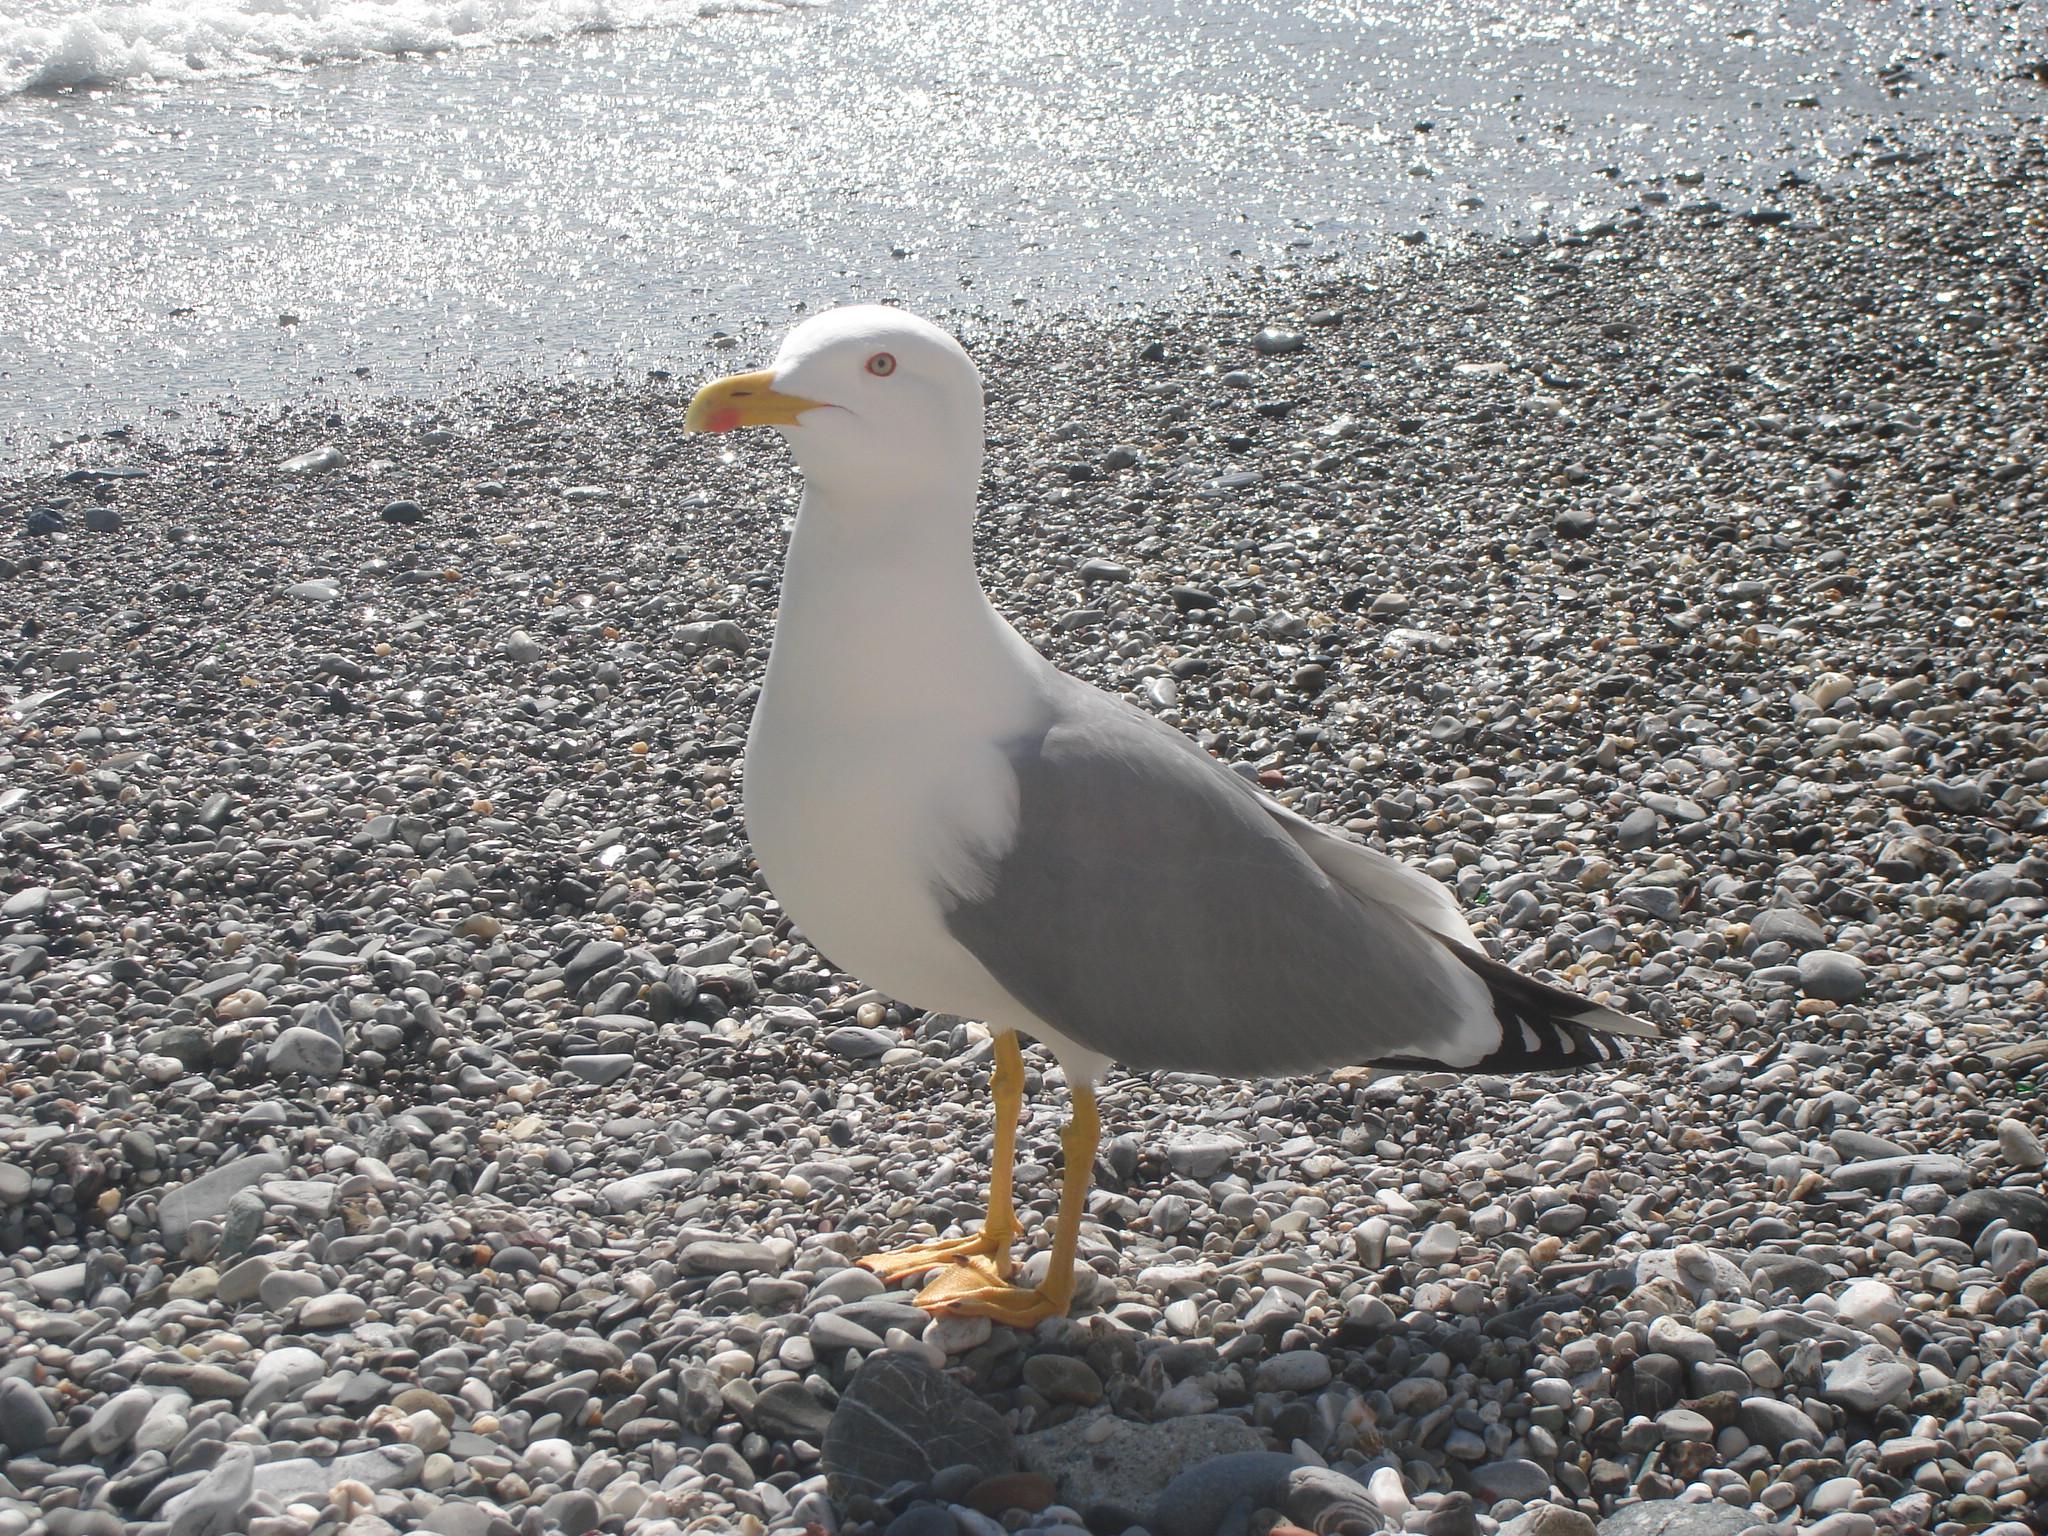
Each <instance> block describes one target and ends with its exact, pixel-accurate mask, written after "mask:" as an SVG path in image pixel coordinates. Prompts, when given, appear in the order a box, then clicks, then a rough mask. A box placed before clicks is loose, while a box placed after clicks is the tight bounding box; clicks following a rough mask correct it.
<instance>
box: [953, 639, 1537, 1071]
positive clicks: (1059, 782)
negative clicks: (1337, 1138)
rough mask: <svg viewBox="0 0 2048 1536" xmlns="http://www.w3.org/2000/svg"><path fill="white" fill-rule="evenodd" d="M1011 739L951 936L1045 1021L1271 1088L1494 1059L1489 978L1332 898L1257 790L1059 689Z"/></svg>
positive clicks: (1377, 912)
mask: <svg viewBox="0 0 2048 1536" xmlns="http://www.w3.org/2000/svg"><path fill="white" fill-rule="evenodd" d="M1054 690H1055V691H1054V693H1053V696H1052V698H1051V700H1050V701H1049V710H1048V714H1047V718H1046V723H1045V725H1044V726H1043V728H1042V729H1034V730H1033V732H1032V733H1031V734H1029V735H1027V736H1025V737H1022V738H1019V739H1017V740H1014V741H1011V742H1008V743H1006V744H1005V752H1006V755H1007V757H1008V761H1009V764H1010V767H1011V770H1012V771H1013V772H1014V773H1015V774H1016V778H1017V826H1016V833H1015V836H1014V837H1013V839H1012V841H1011V843H1010V846H1009V847H1008V848H1006V849H1004V850H1003V851H1002V852H1001V853H999V854H995V855H992V856H991V858H990V860H989V863H988V866H987V868H986V869H985V871H984V874H985V876H986V878H985V880H984V881H982V882H978V884H979V885H980V886H981V888H980V889H978V890H976V891H973V892H965V893H963V892H957V891H954V892H948V893H946V901H947V904H948V910H947V914H946V922H947V927H948V929H949V930H950V931H951V933H952V934H953V936H954V937H955V938H957V939H958V940H959V941H960V942H961V943H962V944H963V945H965V946H966V948H967V949H968V950H969V951H970V952H971V953H972V954H973V955H974V956H975V958H976V959H977V960H979V961H980V962H981V964H982V965H983V966H984V967H986V968H987V970H988V971H989V972H990V974H992V975H993V976H994V977H995V979H996V980H997V981H999V982H1000V983H1001V984H1002V985H1003V986H1004V988H1005V989H1007V990H1008V991H1009V992H1010V993H1011V994H1012V995H1013V996H1014V997H1016V999H1017V1000H1018V1001H1019V1002H1020V1003H1022V1004H1024V1006H1025V1007H1027V1008H1029V1009H1030V1010H1031V1011H1032V1012H1033V1013H1034V1014H1035V1015H1036V1016H1037V1017H1038V1018H1039V1019H1041V1020H1043V1021H1044V1022H1045V1023H1046V1024H1049V1025H1051V1026H1052V1027H1053V1028H1054V1029H1056V1030H1058V1031H1059V1032H1060V1033H1062V1034H1064V1035H1066V1036H1067V1037H1069V1038H1070V1039H1072V1040H1074V1041H1075V1042H1076V1043H1078V1044H1080V1045H1083V1046H1086V1047H1087V1048H1089V1049H1090V1050H1094V1051H1097V1052H1100V1053H1101V1054H1102V1055H1104V1056H1108V1057H1110V1058H1112V1059H1114V1060H1116V1061H1120V1062H1123V1063H1124V1064H1125V1065H1127V1066H1132V1067H1139V1068H1172V1069H1177V1070H1180V1071H1207V1072H1219V1073H1227V1074H1231V1075H1238V1076H1259V1075H1279V1074H1283V1073H1289V1072H1298V1071H1307V1070H1312V1069H1315V1068H1320V1067H1333V1066H1339V1065H1345V1064H1357V1063H1363V1062H1368V1061H1373V1060H1377V1059H1381V1058H1386V1057H1396V1058H1403V1059H1428V1060H1433V1061H1442V1062H1446V1063H1450V1064H1453V1065H1471V1064H1475V1063H1478V1062H1480V1061H1482V1060H1483V1059H1484V1058H1486V1057H1488V1056H1489V1055H1490V1054H1491V1053H1492V1052H1493V1051H1494V1050H1495V1049H1496V1048H1497V1047H1498V1046H1499V1044H1500V1042H1501V1038H1502V1029H1501V1024H1500V1021H1499V1020H1498V1019H1497V1018H1496V1016H1495V1010H1494V1006H1493V1003H1492V999H1491V994H1490V992H1489V989H1488V986H1487V984H1486V982H1485V981H1484V980H1483V979H1481V978H1480V977H1479V976H1478V975H1477V973H1475V971H1474V970H1473V969H1472V968H1471V967H1470V966H1469V965H1468V964H1467V963H1466V962H1465V961H1464V960H1463V959H1462V958H1461V957H1460V955H1459V953H1458V952H1457V951H1456V950H1455V949H1453V948H1452V946H1451V945H1450V944H1448V943H1446V941H1445V939H1444V938H1443V937H1441V936H1439V935H1438V934H1437V933H1434V932H1432V931H1431V929H1430V927H1429V926H1427V925H1425V923H1423V922H1419V921H1417V920H1415V919H1414V918H1413V917H1411V916H1409V915H1406V914H1405V913H1404V912H1403V911H1402V909H1401V907H1400V906H1399V905H1397V904H1394V903H1392V902H1390V901H1387V900H1378V899H1374V897H1373V896H1372V895H1370V894H1361V893H1360V892H1358V891H1356V890H1353V889H1350V888H1347V887H1346V886H1344V885H1341V884H1338V883H1337V882H1336V881H1334V880H1333V879H1332V878H1331V876H1330V875H1329V874H1328V873H1326V872H1325V871H1324V869H1323V868H1322V867H1321V866H1320V865H1319V864H1318V863H1317V861H1316V860H1315V859H1313V858H1311V857H1310V856H1309V854H1308V853H1306V852H1305V851H1304V850H1303V847H1302V845H1301V843H1300V842H1299V841H1297V839H1296V838H1295V837H1294V836H1291V835H1290V834H1289V833H1288V831H1287V830H1285V829H1284V828H1283V826H1282V824H1281V823H1280V822H1279V821H1277V820H1276V819H1275V818H1274V816H1273V815H1272V814H1271V813H1269V811H1268V810H1267V809H1266V806H1265V804H1264V802H1263V801H1262V800H1261V798H1260V796H1259V795H1258V794H1257V792H1256V791H1254V790H1253V789H1252V788H1251V786H1250V785H1248V784H1246V783H1245V782H1244V781H1243V780H1241V779H1239V778H1238V777H1237V776H1236V775H1235V774H1234V773H1232V772H1231V771H1230V770H1229V769H1227V768H1225V767H1223V766H1222V765H1221V764H1219V763H1218V762H1216V761H1215V760H1214V759H1213V758H1211V757H1210V756H1209V755H1208V754H1207V753H1205V752H1204V751H1202V749H1201V748H1200V747H1199V746H1197V745H1196V744H1195V743H1194V742H1192V741H1190V740H1189V739H1188V738H1187V737H1185V736H1182V735H1181V734H1180V733H1179V732H1177V731H1174V730H1171V729H1169V728H1168V727H1166V726H1164V725H1162V724H1160V723H1159V722H1158V721H1156V720H1154V719H1152V718H1151V717H1150V716H1148V715H1145V714H1143V713H1141V712H1140V711H1138V710H1135V709H1133V708H1131V707H1130V706H1128V705H1126V704H1124V703H1123V702H1122V701H1121V700H1118V699H1114V698H1111V697H1110V696H1109V695H1107V694H1104V693H1100V692H1097V691H1096V690H1095V689H1092V688H1089V687H1087V686H1086V685H1085V684H1082V683H1079V682H1076V681H1074V680H1073V679H1071V678H1068V677H1065V676H1056V681H1055V683H1054Z"/></svg>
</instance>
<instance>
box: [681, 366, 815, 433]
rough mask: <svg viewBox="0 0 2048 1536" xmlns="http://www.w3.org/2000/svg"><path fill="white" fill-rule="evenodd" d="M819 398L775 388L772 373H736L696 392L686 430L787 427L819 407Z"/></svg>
mask: <svg viewBox="0 0 2048 1536" xmlns="http://www.w3.org/2000/svg"><path fill="white" fill-rule="evenodd" d="M817 408H818V402H817V401H816V400H806V399H804V398H803V396H801V395H785V394H783V393H782V392H781V391H780V390H778V389H777V388H776V387H775V375H774V374H773V373H771V372H767V371H765V370H764V371H763V372H760V373H736V374H734V375H733V376H732V377H731V378H728V379H717V380H714V381H713V382H711V383H709V384H706V385H705V386H704V387H703V388H702V389H700V390H698V391H697V394H696V396H695V398H693V399H692V400H691V401H690V409H689V412H688V414H686V415H685V416H684V417H683V430H684V431H685V432H731V431H733V430H734V429H735V428H738V427H788V426H794V425H795V424H796V419H797V418H798V417H799V416H801V415H802V414H803V413H804V412H805V411H811V410H816V409H817Z"/></svg>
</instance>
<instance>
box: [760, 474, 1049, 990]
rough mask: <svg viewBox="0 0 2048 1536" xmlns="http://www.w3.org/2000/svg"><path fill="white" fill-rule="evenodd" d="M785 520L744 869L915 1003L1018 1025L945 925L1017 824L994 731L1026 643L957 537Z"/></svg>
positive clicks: (825, 943)
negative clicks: (785, 548)
mask: <svg viewBox="0 0 2048 1536" xmlns="http://www.w3.org/2000/svg"><path fill="white" fill-rule="evenodd" d="M809 511H810V507H809V493H808V492H807V493H806V514H807V515H805V516H802V517H800V518H799V520H798V525H797V532H796V536H795V537H794V538H793V539H792V541H791V544H790V552H789V561H788V564H787V566H786V568H785V571H784V577H783V593H782V603H781V609H780V612H779V613H778V615H777V619H776V628H775V645H774V651H773V654H772V655H771V657H770V658H769V663H768V674H767V677H766V679H765V680H764V681H763V684H762V689H761V697H760V700H759V702H758V703H757V704H756V705H755V709H754V720H753V724H752V726H751V728H750V729H749V731H748V734H747V757H746V762H745V764H744V765H743V770H742V787H743V798H744V809H745V813H746V818H747V833H748V836H749V838H750V839H751V841H752V843H753V845H754V853H755V856H756V857H757V858H758V859H759V860H760V864H761V873H762V874H763V875H764V876H765V877H766V878H767V881H768V886H769V889H770V890H771V891H773V892H774V893H775V897H776V899H777V900H778V901H780V902H781V903H782V905H783V907H784V909H785V910H786V911H788V913H789V915H790V917H791V918H792V919H793V920H794V921H795V922H796V924H797V926H798V927H799V928H800V929H801V930H802V931H803V933H804V936H805V937H806V938H808V939H809V940H810V941H811V942H812V943H814V944H815V945H817V947H818V949H819V950H820V951H821V952H822V953H823V954H824V955H825V956H826V957H827V958H828V959H829V960H831V961H832V962H833V964H835V965H837V966H839V967H841V968H842V969H844V970H847V971H850V972H851V973H853V974H854V975H856V976H858V977H859V978H860V979H861V980H862V981H864V982H866V983H867V984H868V985H870V986H873V987H877V988H880V989H881V990H882V991H884V992H887V993H888V994H889V995H891V996H892V997H895V998H898V999H900V1000H901V1001H903V1002H905V1003H908V1004H911V1005H913V1006H915V1007H920V1008H928V1009H934V1010H938V1011H940V1012H946V1013H959V1014H964V1015H967V1016H970V1017H975V1018H982V1019H990V1020H992V1021H996V1022H1003V1023H1008V1024H1011V1025H1012V1026H1018V1025H1022V1024H1023V1023H1024V1022H1025V1021H1024V1020H1022V1019H1018V1018H1015V1017H1011V1018H1008V1019H1005V1018H1004V1017H1003V1016H1004V1015H1005V1014H1006V1013H1009V1014H1012V1015H1014V1013H1015V1012H1016V1004H1015V1003H1014V1002H1013V1001H1012V1000H1011V999H1010V998H1009V997H1008V995H1007V993H1005V992H1004V991H1003V990H1002V988H1001V987H999V986H998V985H997V984H996V982H995V981H994V979H993V978H992V977H990V976H989V975H988V973H987V972H986V971H985V970H984V969H983V968H982V967H981V965H980V964H979V963H978V962H977V961H976V960H975V959H974V958H973V956H972V955H970V954H968V953H967V951H966V950H965V949H963V948H962V947H961V946H960V945H959V943H958V942H957V941H955V940H954V939H953V937H952V936H951V935H950V934H949V933H948V932H947V931H946V927H945V921H944V910H945V908H944V901H945V897H946V894H947V893H948V892H949V891H960V892H971V891H973V890H974V889H975V888H976V886H977V884H978V883H979V882H980V881H982V880H984V879H985V878H986V869H987V863H988V860H989V858H990V857H991V856H992V855H999V854H1000V853H1001V852H1002V850H1003V849H1005V848H1007V847H1008V845H1009V842H1010V839H1011V837H1012V836H1013V834H1014V832H1015V827H1016V815H1017V807H1016V787H1015V780H1014V777H1013V775H1012V774H1011V772H1010V770H1009V768H1008V766H1007V764H1006V763H1005V762H1004V761H1003V758H1002V753H1001V751H1000V747H999V743H1001V742H1002V741H1004V740H1007V739H1009V738H1011V737H1013V736H1015V735H1017V734H1018V733H1019V732H1021V731H1023V730H1025V729H1027V728H1028V726H1029V724H1030V722H1031V720H1032V719H1033V717H1034V712H1035V708H1036V701H1037V699H1038V697H1039V694H1038V683H1037V678H1036V669H1038V668H1042V667H1043V666H1044V663H1043V662H1042V661H1040V660H1039V659H1038V658H1037V656H1036V654H1035V653H1034V652H1032V651H1031V649H1030V648H1029V647H1028V646H1026V645H1025V644H1024V642H1023V641H1022V639H1020V638H1019V637H1018V636H1017V635H1016V633H1015V632H1014V631H1012V630H1011V629H1010V628H1009V626H1008V625H1007V624H1005V623H1004V622H1003V620H1002V619H1001V617H1000V616H999V615H997V614H996V613H995V611H994V610H993V609H991V608H990V607H989V605H988V601H987V599H986V598H985V597H984V596H983V595H982V592H981V587H980V584H979V583H978V582H977V581H976V579H975V575H974V567H973V562H972V558H971V556H970V555H969V553H968V551H967V549H966V547H965V543H964V540H963V541H961V543H960V545H959V546H958V547H957V548H951V547H947V546H945V545H942V544H940V543H939V541H937V540H933V541H931V542H930V543H926V544H922V545H920V546H918V547H917V548H914V549H910V550H906V549H905V548H903V547H900V546H899V547H897V548H894V549H890V550H878V549H876V548H874V547H873V540H872V537H871V536H870V537H869V538H868V539H866V540H862V539H859V538H855V539H846V538H841V537H836V536H835V534H836V533H837V531H838V529H839V527H840V526H842V525H843V524H844V523H846V522H849V521H850V519H840V520H837V521H835V520H834V519H832V518H829V517H818V516H811V515H808V514H809Z"/></svg>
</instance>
